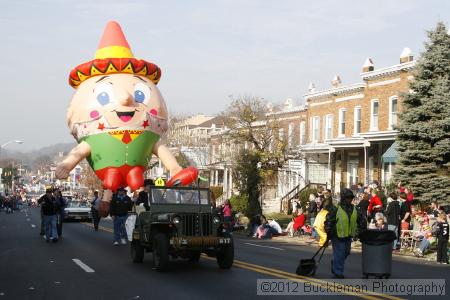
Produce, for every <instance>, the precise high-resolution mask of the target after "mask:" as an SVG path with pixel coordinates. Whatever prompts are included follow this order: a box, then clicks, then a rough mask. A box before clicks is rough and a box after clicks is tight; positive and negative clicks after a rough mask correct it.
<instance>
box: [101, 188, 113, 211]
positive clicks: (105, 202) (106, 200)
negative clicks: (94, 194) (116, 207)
mask: <svg viewBox="0 0 450 300" xmlns="http://www.w3.org/2000/svg"><path fill="white" fill-rule="evenodd" d="M112 195H113V192H112V191H111V190H105V191H104V192H103V198H102V201H100V207H99V214H100V217H102V218H106V217H107V216H108V215H109V208H110V206H111V199H112Z"/></svg>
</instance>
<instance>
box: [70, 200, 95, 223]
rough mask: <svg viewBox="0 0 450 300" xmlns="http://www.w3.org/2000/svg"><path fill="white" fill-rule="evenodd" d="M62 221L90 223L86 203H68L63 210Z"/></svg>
mask: <svg viewBox="0 0 450 300" xmlns="http://www.w3.org/2000/svg"><path fill="white" fill-rule="evenodd" d="M64 220H65V221H66V220H80V221H81V220H85V221H92V214H91V208H90V207H89V206H88V205H87V203H86V202H81V201H69V202H68V203H67V205H66V207H65V208H64Z"/></svg>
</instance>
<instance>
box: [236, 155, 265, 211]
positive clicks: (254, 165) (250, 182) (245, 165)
mask: <svg viewBox="0 0 450 300" xmlns="http://www.w3.org/2000/svg"><path fill="white" fill-rule="evenodd" d="M260 160H261V158H260V157H259V155H258V153H257V152H256V151H248V150H246V151H243V152H242V153H241V154H240V156H239V157H238V158H237V161H236V162H235V164H234V168H233V175H232V176H233V178H234V180H235V184H236V187H237V189H238V191H239V194H240V195H241V198H239V199H241V200H242V199H245V200H246V201H248V204H247V205H245V207H246V209H245V211H243V212H244V213H245V214H246V215H247V216H249V217H251V216H253V215H255V214H259V213H261V205H260V203H259V196H260V184H261V176H260V170H259V169H258V163H259V161H260Z"/></svg>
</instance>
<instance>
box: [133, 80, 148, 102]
mask: <svg viewBox="0 0 450 300" xmlns="http://www.w3.org/2000/svg"><path fill="white" fill-rule="evenodd" d="M150 96H151V91H150V88H149V87H148V86H147V85H145V84H143V83H142V82H139V83H137V84H136V85H135V86H134V101H136V102H137V103H143V104H145V105H147V104H148V101H149V99H150Z"/></svg>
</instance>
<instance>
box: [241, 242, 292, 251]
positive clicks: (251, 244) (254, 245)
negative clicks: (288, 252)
mask: <svg viewBox="0 0 450 300" xmlns="http://www.w3.org/2000/svg"><path fill="white" fill-rule="evenodd" d="M244 244H247V245H250V246H255V247H263V248H270V249H275V250H284V249H281V248H277V247H271V246H262V245H257V244H252V243H244Z"/></svg>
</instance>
